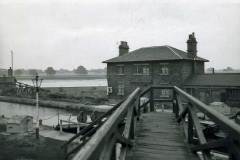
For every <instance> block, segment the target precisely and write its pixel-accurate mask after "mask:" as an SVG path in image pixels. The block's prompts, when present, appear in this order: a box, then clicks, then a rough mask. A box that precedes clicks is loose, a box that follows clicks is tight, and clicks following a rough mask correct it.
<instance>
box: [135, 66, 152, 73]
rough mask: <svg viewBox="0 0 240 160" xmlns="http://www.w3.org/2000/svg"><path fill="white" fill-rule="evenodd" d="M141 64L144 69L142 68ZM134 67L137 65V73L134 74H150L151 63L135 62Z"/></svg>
mask: <svg viewBox="0 0 240 160" xmlns="http://www.w3.org/2000/svg"><path fill="white" fill-rule="evenodd" d="M140 66H141V67H142V69H140ZM134 67H136V73H134V75H150V66H149V64H134ZM140 71H141V72H140Z"/></svg>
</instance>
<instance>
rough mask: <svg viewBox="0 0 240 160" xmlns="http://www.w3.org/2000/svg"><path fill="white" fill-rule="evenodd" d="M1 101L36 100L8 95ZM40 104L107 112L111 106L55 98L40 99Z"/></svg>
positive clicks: (51, 106) (76, 109)
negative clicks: (54, 99) (56, 99)
mask: <svg viewBox="0 0 240 160" xmlns="http://www.w3.org/2000/svg"><path fill="white" fill-rule="evenodd" d="M0 101H3V102H10V103H17V104H26V105H31V106H35V105H36V101H35V100H34V99H30V98H19V97H8V96H0ZM39 106H41V107H47V108H58V109H65V110H75V111H85V112H93V111H96V112H106V111H107V110H109V109H110V108H111V106H104V107H103V106H93V105H85V104H81V103H71V102H62V101H53V100H39Z"/></svg>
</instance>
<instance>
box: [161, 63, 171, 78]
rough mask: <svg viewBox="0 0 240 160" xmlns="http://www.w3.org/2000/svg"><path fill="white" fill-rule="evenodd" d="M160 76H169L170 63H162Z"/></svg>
mask: <svg viewBox="0 0 240 160" xmlns="http://www.w3.org/2000/svg"><path fill="white" fill-rule="evenodd" d="M160 74H161V75H168V74H169V69H168V63H160Z"/></svg>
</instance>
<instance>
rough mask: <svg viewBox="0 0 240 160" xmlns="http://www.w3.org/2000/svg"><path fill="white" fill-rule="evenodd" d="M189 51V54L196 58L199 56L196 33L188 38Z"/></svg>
mask: <svg viewBox="0 0 240 160" xmlns="http://www.w3.org/2000/svg"><path fill="white" fill-rule="evenodd" d="M187 52H188V53H189V56H191V57H193V58H195V57H196V56H197V40H196V38H195V33H194V32H193V33H192V34H189V37H188V40H187Z"/></svg>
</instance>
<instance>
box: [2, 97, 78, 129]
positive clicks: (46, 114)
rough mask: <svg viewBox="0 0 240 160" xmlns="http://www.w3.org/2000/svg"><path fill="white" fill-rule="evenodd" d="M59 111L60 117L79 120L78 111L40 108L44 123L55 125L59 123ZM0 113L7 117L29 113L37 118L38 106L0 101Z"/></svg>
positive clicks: (74, 120) (40, 115)
mask: <svg viewBox="0 0 240 160" xmlns="http://www.w3.org/2000/svg"><path fill="white" fill-rule="evenodd" d="M58 113H59V117H60V119H63V120H69V117H70V115H72V116H71V117H70V120H71V121H73V122H77V116H76V114H77V113H74V112H69V111H66V110H63V109H54V108H44V107H40V108H39V117H40V119H42V120H43V125H48V126H53V125H57V123H58ZM0 115H4V116H5V117H11V116H13V115H29V116H33V117H34V119H35V115H36V108H35V106H30V105H23V104H16V103H7V102H0Z"/></svg>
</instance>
